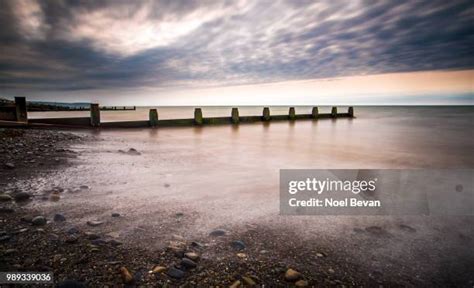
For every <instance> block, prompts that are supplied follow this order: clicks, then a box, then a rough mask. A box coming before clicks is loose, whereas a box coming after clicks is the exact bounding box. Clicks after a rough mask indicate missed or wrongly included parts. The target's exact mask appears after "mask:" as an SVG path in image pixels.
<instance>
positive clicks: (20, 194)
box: [13, 192, 31, 201]
mask: <svg viewBox="0 0 474 288" xmlns="http://www.w3.org/2000/svg"><path fill="white" fill-rule="evenodd" d="M30 197H31V195H30V194H29V193H26V192H18V193H16V194H15V195H14V196H13V198H15V201H26V200H28V199H30Z"/></svg>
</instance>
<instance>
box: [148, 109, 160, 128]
mask: <svg viewBox="0 0 474 288" xmlns="http://www.w3.org/2000/svg"><path fill="white" fill-rule="evenodd" d="M148 115H149V118H150V126H151V127H156V126H158V110H156V109H150V113H149V114H148Z"/></svg>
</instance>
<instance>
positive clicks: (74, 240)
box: [65, 235, 79, 244]
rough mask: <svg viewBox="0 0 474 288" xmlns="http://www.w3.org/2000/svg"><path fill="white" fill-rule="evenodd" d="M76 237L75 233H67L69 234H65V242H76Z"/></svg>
mask: <svg viewBox="0 0 474 288" xmlns="http://www.w3.org/2000/svg"><path fill="white" fill-rule="evenodd" d="M78 239H79V238H78V237H77V236H76V235H69V236H67V238H66V241H65V242H66V243H69V244H72V243H76V242H77V240H78Z"/></svg>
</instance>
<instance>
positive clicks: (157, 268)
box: [151, 266, 166, 273]
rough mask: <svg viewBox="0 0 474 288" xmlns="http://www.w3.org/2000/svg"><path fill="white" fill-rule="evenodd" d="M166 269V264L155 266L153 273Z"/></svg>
mask: <svg viewBox="0 0 474 288" xmlns="http://www.w3.org/2000/svg"><path fill="white" fill-rule="evenodd" d="M165 271H166V267H164V266H155V267H153V269H152V270H151V273H163V272H165Z"/></svg>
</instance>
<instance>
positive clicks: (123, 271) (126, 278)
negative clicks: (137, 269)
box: [120, 267, 133, 284]
mask: <svg viewBox="0 0 474 288" xmlns="http://www.w3.org/2000/svg"><path fill="white" fill-rule="evenodd" d="M120 275H121V276H122V281H123V283H125V284H130V283H132V282H133V276H132V274H131V273H130V272H129V271H128V269H127V268H126V267H120Z"/></svg>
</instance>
